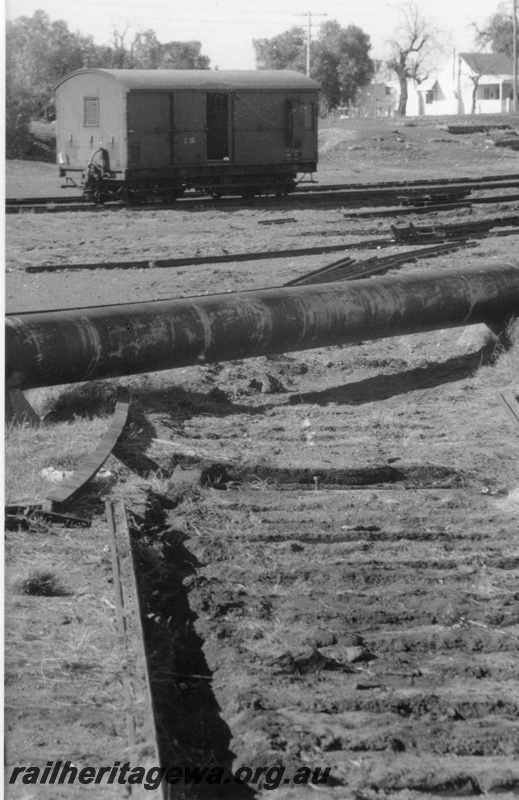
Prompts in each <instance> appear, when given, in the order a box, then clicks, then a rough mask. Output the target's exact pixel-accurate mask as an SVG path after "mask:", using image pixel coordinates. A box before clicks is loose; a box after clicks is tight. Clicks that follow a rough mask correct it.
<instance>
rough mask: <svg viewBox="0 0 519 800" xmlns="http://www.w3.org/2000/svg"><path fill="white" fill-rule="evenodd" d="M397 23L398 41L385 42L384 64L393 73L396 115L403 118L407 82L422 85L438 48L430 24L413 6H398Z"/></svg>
mask: <svg viewBox="0 0 519 800" xmlns="http://www.w3.org/2000/svg"><path fill="white" fill-rule="evenodd" d="M400 15H401V22H400V25H399V28H398V34H397V36H398V38H397V39H394V40H392V41H391V42H390V43H389V46H390V49H391V57H390V59H389V61H388V62H387V65H388V67H389V68H390V69H392V70H393V71H394V72H396V74H397V76H398V80H399V83H400V97H399V101H398V114H399V115H400V116H405V114H406V110H407V98H408V90H407V82H408V80H410V79H411V80H414V81H415V82H416V83H422V82H423V81H424V80H426V79H427V78H428V77H429V75H430V72H431V68H430V62H431V56H432V55H433V54H434V52H435V51H436V50H438V49H440V45H439V41H438V34H437V33H436V31H435V30H434V28H433V26H432V24H431V23H430V22H428V21H427V20H426V19H424V18H423V17H422V15H421V14H420V12H419V11H418V8H417V7H416V6H415V4H414V3H412V2H410V3H405V4H404V5H403V6H401V7H400Z"/></svg>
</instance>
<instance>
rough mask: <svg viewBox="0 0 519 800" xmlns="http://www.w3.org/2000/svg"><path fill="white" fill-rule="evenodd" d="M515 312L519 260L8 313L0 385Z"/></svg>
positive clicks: (281, 349)
mask: <svg viewBox="0 0 519 800" xmlns="http://www.w3.org/2000/svg"><path fill="white" fill-rule="evenodd" d="M518 315H519V264H506V263H504V264H487V265H484V266H478V267H476V268H474V267H473V268H470V269H465V270H456V271H454V270H449V271H444V272H427V273H421V274H418V275H408V276H389V277H383V278H371V279H364V280H358V281H355V282H351V283H346V284H345V283H329V284H325V285H319V286H301V287H289V288H276V289H263V290H259V291H250V292H243V293H234V294H232V295H229V294H220V295H211V296H203V297H189V298H182V299H174V300H165V301H154V302H143V303H129V304H127V305H117V306H99V307H93V308H82V309H71V310H68V311H56V312H40V313H28V314H20V315H16V316H15V315H12V316H8V317H7V320H6V325H7V329H6V386H7V388H19V389H30V388H37V387H43V386H52V385H56V384H65V383H76V382H82V381H89V380H95V379H99V378H114V377H120V376H123V375H132V374H138V373H143V372H155V371H159V370H166V369H173V368H177V367H186V366H190V365H193V364H205V363H211V362H213V363H214V362H217V361H229V360H234V359H242V358H252V357H255V356H262V355H274V354H276V353H287V352H292V351H297V350H308V349H311V348H316V347H326V346H332V345H339V344H348V343H353V342H359V341H363V340H367V339H382V338H385V337H389V336H401V335H404V334H410V333H419V332H422V331H431V330H436V329H440V328H452V327H457V326H462V325H471V324H476V323H481V322H484V323H487V324H489V325H492V326H495V325H499V324H500V323H502V322H503V321H505V320H507V319H509V318H511V317H513V316H518Z"/></svg>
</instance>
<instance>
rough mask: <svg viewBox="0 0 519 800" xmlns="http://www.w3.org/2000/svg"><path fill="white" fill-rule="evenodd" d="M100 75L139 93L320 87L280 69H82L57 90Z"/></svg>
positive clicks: (58, 84)
mask: <svg viewBox="0 0 519 800" xmlns="http://www.w3.org/2000/svg"><path fill="white" fill-rule="evenodd" d="M92 73H94V74H95V73H97V74H100V75H107V76H108V77H110V78H113V79H114V80H115V81H118V82H119V83H121V84H122V85H123V86H125V87H126V89H127V90H128V91H131V90H135V89H140V90H142V89H162V90H166V91H172V90H174V89H198V90H201V91H204V90H206V91H207V90H208V91H211V90H213V91H215V90H216V91H218V90H220V91H225V90H230V91H232V90H233V89H259V90H265V91H267V90H270V91H276V90H278V91H281V90H283V89H284V90H289V91H291V90H293V91H298V90H302V89H307V90H308V89H312V90H314V91H316V90H317V89H318V88H319V87H318V84H317V83H316V82H315V81H313V80H311V79H310V78H307V77H306V75H302V74H301V73H300V72H293V71H292V70H286V69H280V70H273V69H269V70H267V69H258V70H210V69H78V70H76V71H75V72H71V73H69V74H68V75H65V76H64V77H63V78H61V80H59V81H58V82H57V83H56V85H55V86H54V90H56V89H57V88H58V87H59V86H61V85H62V84H63V83H65V81H68V80H71V79H72V78H76V77H78V76H79V75H87V74H92Z"/></svg>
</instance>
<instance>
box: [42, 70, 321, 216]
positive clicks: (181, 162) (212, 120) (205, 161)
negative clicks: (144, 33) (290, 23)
mask: <svg viewBox="0 0 519 800" xmlns="http://www.w3.org/2000/svg"><path fill="white" fill-rule="evenodd" d="M54 89H55V93H56V115H57V122H56V134H57V151H58V163H59V165H60V175H61V176H65V177H66V178H67V180H68V181H69V182H70V183H72V182H73V180H74V178H75V177H78V175H79V174H80V173H83V182H84V183H83V185H84V187H85V193H86V194H87V196H89V197H91V198H92V199H95V200H98V201H99V200H101V201H102V200H103V199H106V198H108V197H114V196H116V197H121V198H123V199H126V200H131V199H132V197H135V198H140V197H143V196H150V195H151V196H154V197H157V196H158V197H164V198H173V197H176V196H179V195H180V194H182V192H183V190H184V189H186V188H194V189H199V190H202V191H205V192H208V193H210V194H212V195H214V196H219V195H221V194H225V193H227V194H229V193H232V194H241V195H249V194H251V195H252V194H259V193H262V192H269V191H274V192H277V193H280V194H282V193H285V192H287V191H290V190H291V189H292V188H293V187H294V185H295V179H296V176H297V174H298V173H311V172H314V171H315V169H316V165H317V89H318V87H317V84H316V83H314V81H312V80H310V79H309V78H307V77H305V76H304V75H302V74H300V73H298V72H291V71H288V70H258V71H223V70H222V71H219V70H216V71H212V70H132V69H81V70H78V71H77V72H73V73H71V74H70V75H67V76H65V77H64V78H62V80H61V81H59V82H58V83H57V84H56V86H55V87H54Z"/></svg>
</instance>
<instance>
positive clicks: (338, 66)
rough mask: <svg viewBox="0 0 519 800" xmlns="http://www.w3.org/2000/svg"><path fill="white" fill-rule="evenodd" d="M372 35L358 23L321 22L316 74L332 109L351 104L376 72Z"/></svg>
mask: <svg viewBox="0 0 519 800" xmlns="http://www.w3.org/2000/svg"><path fill="white" fill-rule="evenodd" d="M370 50H371V42H370V38H369V36H368V35H367V34H366V33H364V31H362V30H361V29H360V28H358V27H357V26H356V25H348V27H347V28H341V26H340V25H339V23H338V22H337V21H336V20H331V21H330V22H325V23H324V24H323V25H322V26H321V30H320V31H319V36H318V38H317V41H316V42H315V47H314V53H313V54H312V55H313V61H314V70H313V73H312V74H313V75H314V77H315V78H316V79H317V80H318V81H319V82H320V84H321V90H322V93H323V95H324V98H325V102H326V104H327V106H328V109H333V108H337V106H339V105H349V104H350V103H353V102H354V101H355V96H356V94H357V91H358V89H359V88H360V87H361V86H365V85H366V84H367V83H369V81H370V80H371V78H372V77H373V74H374V66H373V60H372V59H371V58H370V55H369V51H370Z"/></svg>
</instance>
